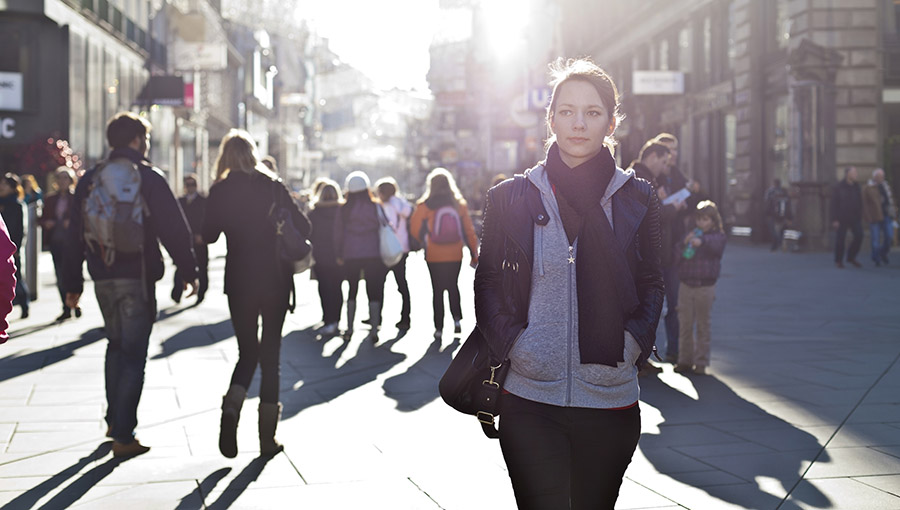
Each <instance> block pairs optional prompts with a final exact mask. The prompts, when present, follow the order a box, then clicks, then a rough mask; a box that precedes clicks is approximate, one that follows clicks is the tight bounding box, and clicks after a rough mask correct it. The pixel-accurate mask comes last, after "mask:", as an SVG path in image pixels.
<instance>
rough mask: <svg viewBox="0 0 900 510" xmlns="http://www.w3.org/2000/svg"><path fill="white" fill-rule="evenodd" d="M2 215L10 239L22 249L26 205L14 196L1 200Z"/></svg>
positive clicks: (0, 211) (0, 210)
mask: <svg viewBox="0 0 900 510" xmlns="http://www.w3.org/2000/svg"><path fill="white" fill-rule="evenodd" d="M0 214H2V215H3V221H4V222H5V223H6V228H7V229H8V230H9V238H10V239H11V240H12V242H13V244H15V245H16V247H17V248H21V247H22V241H23V240H24V239H25V204H23V203H22V201H21V200H19V198H18V197H16V195H14V194H13V195H10V196H8V197H4V198H0Z"/></svg>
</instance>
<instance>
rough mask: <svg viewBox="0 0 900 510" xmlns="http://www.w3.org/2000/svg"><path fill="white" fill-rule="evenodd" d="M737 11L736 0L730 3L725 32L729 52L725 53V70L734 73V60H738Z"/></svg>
mask: <svg viewBox="0 0 900 510" xmlns="http://www.w3.org/2000/svg"><path fill="white" fill-rule="evenodd" d="M736 9H737V7H736V6H735V2H734V0H732V1H731V2H729V3H728V29H727V30H726V31H725V38H726V43H727V45H726V47H727V48H728V51H727V52H726V53H725V68H726V69H727V70H729V71H734V60H735V59H736V58H737V38H736V32H737V30H736V28H737V27H736V26H735V23H736V20H735V17H736V16H735V10H736Z"/></svg>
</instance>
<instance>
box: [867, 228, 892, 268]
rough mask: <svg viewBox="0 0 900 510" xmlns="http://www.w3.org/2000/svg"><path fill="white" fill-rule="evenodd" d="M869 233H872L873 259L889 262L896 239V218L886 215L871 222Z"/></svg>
mask: <svg viewBox="0 0 900 510" xmlns="http://www.w3.org/2000/svg"><path fill="white" fill-rule="evenodd" d="M869 233H870V234H871V235H872V260H873V261H875V262H887V256H888V253H890V251H891V243H892V242H893V241H894V220H893V219H892V218H890V217H885V218H884V219H883V220H881V221H879V222H875V223H869Z"/></svg>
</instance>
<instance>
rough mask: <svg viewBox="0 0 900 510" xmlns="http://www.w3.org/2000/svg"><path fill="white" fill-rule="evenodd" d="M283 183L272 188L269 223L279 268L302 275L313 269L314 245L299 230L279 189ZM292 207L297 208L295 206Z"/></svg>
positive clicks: (278, 183)
mask: <svg viewBox="0 0 900 510" xmlns="http://www.w3.org/2000/svg"><path fill="white" fill-rule="evenodd" d="M283 186H284V185H283V184H281V181H280V180H278V181H274V183H273V186H272V206H271V207H269V215H268V218H269V222H270V223H271V224H272V227H273V228H274V229H275V255H276V257H277V258H278V260H277V261H276V262H281V263H280V264H279V267H287V268H290V270H291V272H292V273H300V272H303V271H306V270H307V269H309V268H310V267H312V264H313V260H312V245H311V244H310V243H309V240H308V239H306V237H304V236H303V234H301V233H300V231H299V230H297V227H296V226H295V225H294V219H293V216H292V215H291V209H290V208H289V207H288V206H286V205H285V204H284V198H283V194H282V193H279V191H280V190H279V189H278V188H279V187H283ZM290 205H291V206H294V207H296V206H295V205H294V204H290Z"/></svg>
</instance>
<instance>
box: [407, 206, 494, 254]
mask: <svg viewBox="0 0 900 510" xmlns="http://www.w3.org/2000/svg"><path fill="white" fill-rule="evenodd" d="M436 212H437V211H436V210H435V209H431V208H429V207H428V206H427V205H425V204H424V203H420V204H418V205H416V210H415V211H413V215H412V218H410V228H411V230H412V232H411V233H412V235H413V237H415V238H416V239H418V240H419V242H421V243H423V244H424V246H425V261H426V262H461V261H462V258H463V246H468V248H469V253H471V254H472V256H473V257H476V256H477V253H478V237H476V236H475V226H474V225H472V218H471V217H470V216H469V208H468V207H467V206H466V202H465V201H461V202H460V203H459V218H460V219H461V220H462V227H463V236H464V238H465V242H463V241H459V242H457V243H454V244H435V243H432V242H431V241H430V240H428V239H427V236H426V235H425V234H426V232H425V231H424V229H423V228H422V226H423V225H425V226H426V228H427V229H428V232H431V231H432V230H433V229H434V215H435V213H436ZM423 237H425V238H426V239H424V240H423V239H422V238H423Z"/></svg>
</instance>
